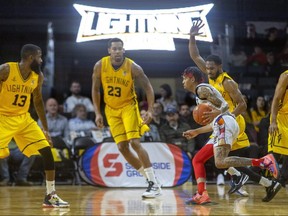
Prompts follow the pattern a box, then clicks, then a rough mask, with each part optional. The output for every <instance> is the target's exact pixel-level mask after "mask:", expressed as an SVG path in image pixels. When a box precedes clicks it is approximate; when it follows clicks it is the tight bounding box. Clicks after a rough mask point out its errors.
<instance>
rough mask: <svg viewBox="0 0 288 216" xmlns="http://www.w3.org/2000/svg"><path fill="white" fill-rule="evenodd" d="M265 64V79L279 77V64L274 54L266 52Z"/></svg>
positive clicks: (280, 70) (280, 69)
mask: <svg viewBox="0 0 288 216" xmlns="http://www.w3.org/2000/svg"><path fill="white" fill-rule="evenodd" d="M266 58H267V64H266V65H265V71H264V76H266V77H279V76H280V73H281V72H282V68H281V64H280V63H279V62H278V61H276V57H275V54H274V53H273V52H268V53H267V54H266Z"/></svg>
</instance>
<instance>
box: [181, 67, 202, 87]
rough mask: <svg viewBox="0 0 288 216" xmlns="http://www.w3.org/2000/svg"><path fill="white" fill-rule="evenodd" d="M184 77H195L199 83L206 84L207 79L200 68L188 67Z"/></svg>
mask: <svg viewBox="0 0 288 216" xmlns="http://www.w3.org/2000/svg"><path fill="white" fill-rule="evenodd" d="M182 76H184V77H185V76H187V77H189V78H192V77H194V78H195V81H196V82H197V83H203V82H205V77H204V75H203V73H202V72H201V71H200V69H199V68H198V67H187V68H186V69H185V70H184V72H183V74H182Z"/></svg>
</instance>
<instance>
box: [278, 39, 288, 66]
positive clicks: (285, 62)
mask: <svg viewBox="0 0 288 216" xmlns="http://www.w3.org/2000/svg"><path fill="white" fill-rule="evenodd" d="M277 60H278V61H279V63H280V64H281V66H282V67H288V44H286V46H285V47H284V48H283V50H282V52H280V53H279V54H278V55H277Z"/></svg>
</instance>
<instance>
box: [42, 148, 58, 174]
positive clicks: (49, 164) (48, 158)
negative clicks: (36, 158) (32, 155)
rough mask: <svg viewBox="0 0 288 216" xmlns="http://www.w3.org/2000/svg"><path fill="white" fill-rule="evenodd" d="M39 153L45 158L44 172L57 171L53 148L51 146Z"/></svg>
mask: <svg viewBox="0 0 288 216" xmlns="http://www.w3.org/2000/svg"><path fill="white" fill-rule="evenodd" d="M39 153H40V154H41V156H42V158H43V165H44V170H55V165H54V159H53V155H52V151H51V148H50V147H49V146H47V147H44V148H42V149H40V150H39Z"/></svg>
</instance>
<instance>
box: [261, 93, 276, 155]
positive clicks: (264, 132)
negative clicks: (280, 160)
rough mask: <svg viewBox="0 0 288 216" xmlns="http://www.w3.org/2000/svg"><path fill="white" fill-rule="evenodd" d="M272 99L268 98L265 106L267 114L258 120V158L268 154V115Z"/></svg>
mask: <svg viewBox="0 0 288 216" xmlns="http://www.w3.org/2000/svg"><path fill="white" fill-rule="evenodd" d="M272 100H273V97H270V98H269V100H268V102H267V106H268V114H267V115H266V116H265V117H264V118H262V119H261V120H260V123H259V125H258V127H259V136H258V145H259V157H262V156H264V155H266V154H268V133H269V131H268V129H269V125H270V113H271V104H272Z"/></svg>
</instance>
